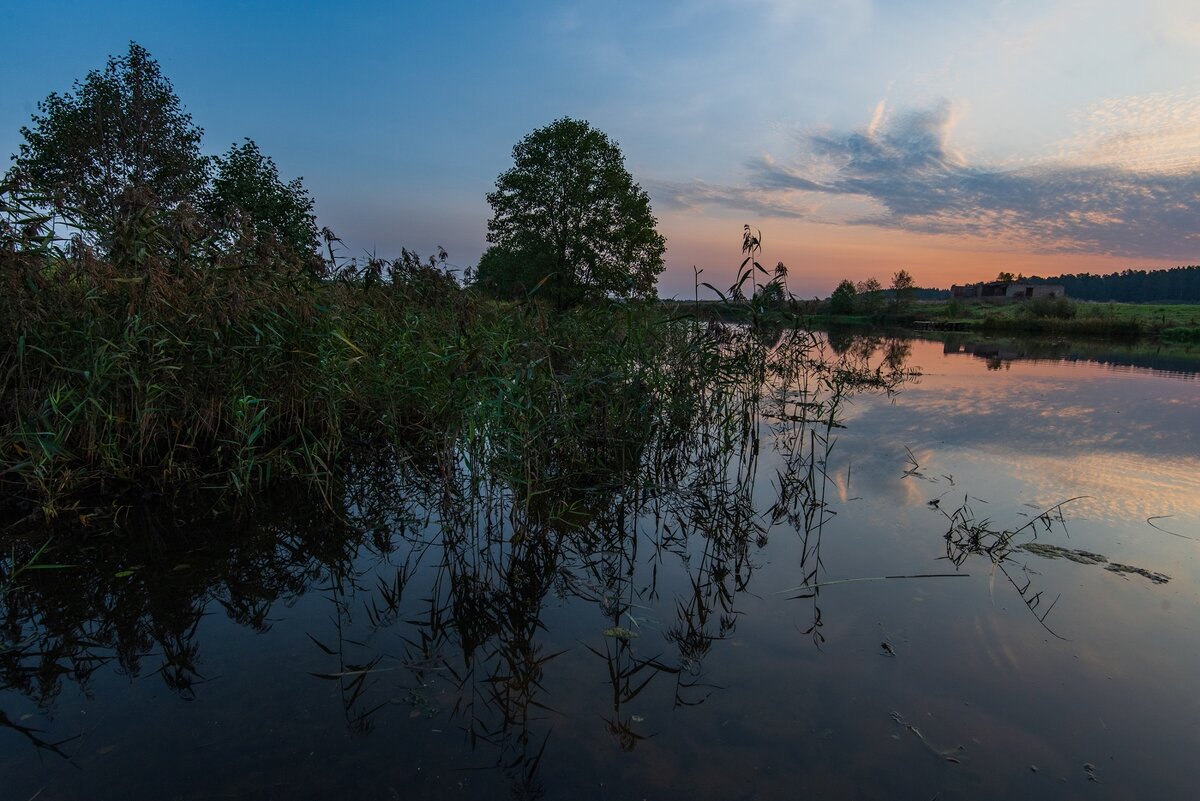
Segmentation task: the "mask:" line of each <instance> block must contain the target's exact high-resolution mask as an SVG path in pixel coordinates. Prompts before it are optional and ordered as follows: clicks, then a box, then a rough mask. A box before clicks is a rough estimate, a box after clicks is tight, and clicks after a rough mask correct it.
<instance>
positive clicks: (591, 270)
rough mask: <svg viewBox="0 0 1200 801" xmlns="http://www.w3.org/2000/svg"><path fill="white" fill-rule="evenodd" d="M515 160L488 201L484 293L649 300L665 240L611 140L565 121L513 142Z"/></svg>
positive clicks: (559, 298) (561, 300)
mask: <svg viewBox="0 0 1200 801" xmlns="http://www.w3.org/2000/svg"><path fill="white" fill-rule="evenodd" d="M513 162H514V163H513V167H512V168H511V169H509V170H507V171H506V172H504V173H502V174H501V175H500V177H499V178H497V179H496V190H495V191H494V192H492V193H490V194H489V195H488V196H487V199H488V203H489V204H491V207H492V214H493V216H492V219H491V220H490V221H489V222H488V241H489V242H491V243H492V247H491V248H489V250H488V252H487V253H486V254H484V258H483V259H482V260H481V261H480V264H479V272H478V279H477V280H478V281H479V283H480V284H481V285H482V286H485V287H489V288H491V289H493V290H494V291H497V292H499V293H501V294H515V293H518V292H528V291H530V290H532V289H534V288H535V287H537V286H539V285H545V286H546V288H547V290H548V291H549V293H550V294H551V295H552V297H554V298H555V299H556V300H557V301H558V302H559V303H560V305H562V304H565V303H569V302H573V301H576V300H579V299H581V298H583V297H587V296H606V295H607V296H617V297H647V298H648V297H653V296H654V294H655V279H656V278H657V277H658V274H659V273H661V272H662V269H663V253H664V251H665V250H666V240H665V239H663V237H662V235H661V234H659V233H658V231H657V230H656V229H655V224H656V220H655V219H654V215H653V213H652V212H651V209H650V198H649V197H648V196H647V195H646V193H645V191H643V190H642V188H641V187H640V186H638V185H637V184H636V183H635V182H634V180H633V177H632V176H631V175H630V174H629V171H628V170H626V169H625V159H624V157H623V156H622V155H621V149H620V148H619V147H618V146H617V144H616V143H615V142H613V141H612V140H611V139H609V138H608V136H607V135H606V134H605V133H603V132H602V131H598V130H596V129H595V128H593V127H592V126H591V125H589V124H588V123H587V122H585V121H583V120H573V119H570V118H568V117H563V118H562V119H559V120H555V121H554V122H552V123H550V124H549V125H547V126H545V127H544V128H538V129H537V130H535V131H534V132H533V133H531V134H529V135H528V136H526V137H525V138H524V139H522V140H521V141H520V142H518V143H517V145H516V146H515V147H514V148H513Z"/></svg>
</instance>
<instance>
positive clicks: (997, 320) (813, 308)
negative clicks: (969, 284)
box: [663, 298, 1200, 343]
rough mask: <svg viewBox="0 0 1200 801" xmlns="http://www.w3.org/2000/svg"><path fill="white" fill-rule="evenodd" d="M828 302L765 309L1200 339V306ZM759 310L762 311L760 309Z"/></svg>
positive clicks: (839, 319)
mask: <svg viewBox="0 0 1200 801" xmlns="http://www.w3.org/2000/svg"><path fill="white" fill-rule="evenodd" d="M663 306H664V307H665V308H666V309H668V310H669V311H671V312H672V313H675V314H688V313H695V314H697V315H698V316H701V317H705V318H710V319H721V320H730V321H732V320H738V319H744V318H745V317H747V316H748V315H749V314H750V313H751V311H750V308H751V307H750V304H749V303H744V304H741V305H739V304H736V303H726V302H723V301H700V302H699V303H694V302H690V301H664V302H663ZM829 307H830V304H829V302H828V301H817V300H810V301H794V302H792V303H790V304H778V305H777V306H775V307H773V308H771V309H769V310H767V313H768V314H770V315H773V316H776V317H780V318H787V317H790V316H800V317H802V318H804V319H805V320H806V321H808V322H809V323H811V324H814V325H842V326H846V325H850V326H854V325H860V326H865V325H872V326H873V325H890V326H898V327H913V326H916V325H918V324H927V323H932V324H933V326H932V327H934V328H937V327H940V326H946V327H954V328H957V329H960V330H967V331H978V332H985V333H1011V334H1053V335H1061V336H1091V337H1154V338H1157V339H1160V340H1162V341H1166V342H1182V343H1188V342H1200V305H1197V304H1185V303H1178V304H1152V303H1114V302H1108V303H1100V302H1094V301H1076V300H1071V299H1061V298H1060V299H1055V300H1050V299H1044V300H1043V299H1039V300H1034V301H1023V302H1010V303H988V302H981V301H962V300H914V301H910V302H907V303H903V304H900V305H899V306H896V305H895V304H892V303H888V304H887V305H886V306H885V307H884V308H882V309H881V310H880V311H879V312H877V313H867V312H861V313H856V314H832V313H830V309H829ZM760 313H761V312H760Z"/></svg>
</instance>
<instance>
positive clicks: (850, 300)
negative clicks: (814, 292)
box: [829, 279, 858, 314]
mask: <svg viewBox="0 0 1200 801" xmlns="http://www.w3.org/2000/svg"><path fill="white" fill-rule="evenodd" d="M857 294H858V293H857V292H856V291H855V289H854V282H853V281H851V280H849V279H843V280H842V282H841V283H840V284H838V285H837V289H835V290H833V294H832V295H830V296H829V311H830V312H831V313H832V314H854V300H855V298H856V296H857Z"/></svg>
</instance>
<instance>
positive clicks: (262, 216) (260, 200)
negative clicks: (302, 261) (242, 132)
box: [202, 139, 318, 256]
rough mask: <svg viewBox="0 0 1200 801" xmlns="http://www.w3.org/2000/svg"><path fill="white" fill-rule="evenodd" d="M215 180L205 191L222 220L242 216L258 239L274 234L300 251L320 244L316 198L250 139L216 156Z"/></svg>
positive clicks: (206, 202)
mask: <svg viewBox="0 0 1200 801" xmlns="http://www.w3.org/2000/svg"><path fill="white" fill-rule="evenodd" d="M213 163H214V165H215V167H216V169H215V171H214V174H213V178H212V183H211V184H210V185H209V187H208V188H207V190H206V191H205V192H204V198H203V201H202V206H203V208H204V211H205V212H206V213H207V214H209V215H210V216H211V217H212V218H214V219H215V220H218V221H225V222H226V223H227V224H234V223H236V222H237V220H235V219H233V218H235V217H238V216H244V218H245V219H244V220H242V222H244V223H247V224H249V225H251V226H252V227H253V229H254V231H255V233H256V234H257V236H259V237H260V238H263V237H271V238H273V239H275V241H276V242H277V243H279V244H281V245H283V246H285V247H287V248H289V249H290V250H291V251H292V252H293V253H294V254H295V255H296V256H310V255H312V254H313V253H315V252H316V250H317V248H318V241H317V220H316V218H315V217H314V216H313V213H312V209H313V199H312V198H311V197H310V196H309V194H308V191H307V190H306V189H305V188H304V184H303V182H302V181H301V179H300V178H295V179H293V180H291V181H289V182H288V183H286V184H285V183H284V182H283V181H282V180H280V178H279V169H278V168H277V167H276V166H275V162H274V161H273V160H272V159H271V157H270V156H264V155H263V154H262V152H261V151H260V150H259V149H258V145H257V144H255V143H254V141H253V140H251V139H246V140H245V142H243V143H242V144H240V145H238V144H235V145H232V146H231V147H230V148H229V150H228V152H226V153H225V155H223V156H217V157H216V158H214V159H213Z"/></svg>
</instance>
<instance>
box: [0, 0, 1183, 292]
mask: <svg viewBox="0 0 1200 801" xmlns="http://www.w3.org/2000/svg"><path fill="white" fill-rule="evenodd" d="M130 40H134V41H137V42H138V43H140V44H141V45H142V46H144V47H145V48H146V49H148V50H149V51H150V53H151V54H152V55H153V56H154V57H155V58H156V60H157V61H158V62H159V64H160V66H161V69H162V71H163V73H164V75H166V77H167V78H168V79H170V80H171V82H172V84H173V85H174V88H175V91H176V93H177V94H178V95H179V97H180V99H181V100H182V102H183V104H184V106H185V107H186V109H187V111H188V112H190V113H191V114H192V117H193V119H194V121H195V123H196V124H197V125H199V126H200V127H202V128H203V129H204V131H205V136H204V149H205V151H206V152H207V153H210V154H220V153H222V152H224V151H225V150H227V149H228V148H229V146H230V145H231V144H233V143H235V142H240V141H241V140H242V139H243V138H244V137H249V138H251V139H253V140H255V142H257V143H258V145H259V146H260V148H261V149H262V150H263V152H264V153H266V154H267V155H270V156H271V157H272V158H273V159H274V160H275V162H276V163H277V164H278V166H279V169H280V172H281V175H282V177H283V178H284V179H285V180H288V179H291V178H294V177H297V176H302V177H303V180H304V185H305V187H306V188H307V189H308V190H309V192H310V193H311V194H312V196H313V197H314V198H315V199H316V211H317V215H318V224H320V225H323V226H328V227H329V228H331V229H332V230H333V231H335V232H336V233H337V234H338V235H339V236H340V237H341V238H342V240H343V241H344V243H345V247H346V253H347V254H348V255H359V256H361V255H364V254H367V253H375V254H377V255H379V256H384V257H390V256H395V255H398V254H399V251H400V248H401V247H406V248H408V249H410V250H416V251H418V252H420V253H423V254H429V253H433V252H434V251H435V250H436V249H437V248H438V247H439V246H441V247H444V248H445V249H446V251H447V252H448V253H449V261H450V263H452V264H454V265H456V266H458V267H460V268H466V267H469V266H471V265H474V264H475V263H476V262H477V261H478V259H479V256H480V255H481V254H482V252H483V251H484V249H485V248H486V247H487V242H486V233H487V220H488V218H489V216H490V209H489V207H488V205H487V202H486V199H485V196H486V194H487V192H488V191H490V190H491V189H492V188H493V187H494V184H495V181H496V178H497V176H498V175H499V174H500V173H501V172H503V171H504V170H506V169H507V168H508V167H509V166H511V164H512V147H513V145H514V144H516V142H517V141H519V140H520V139H521V138H522V137H523V136H525V135H527V134H528V133H530V132H531V131H533V130H535V129H536V128H539V127H541V126H544V125H546V124H548V123H550V122H552V121H553V120H555V119H557V118H559V117H563V116H569V117H574V118H577V119H585V120H588V121H589V122H590V123H591V124H592V125H594V126H595V127H597V128H599V129H600V130H602V131H604V132H606V133H607V134H608V135H609V136H610V137H612V139H613V140H615V141H616V142H617V143H618V144H619V145H620V147H621V149H622V151H623V153H624V155H625V160H626V166H627V168H628V169H629V171H630V172H631V173H632V174H633V177H634V179H635V180H636V181H637V182H638V183H639V184H640V185H641V186H642V187H643V188H644V189H645V190H646V191H647V192H648V193H649V195H650V198H651V203H652V206H653V209H654V213H655V216H656V217H657V218H658V221H659V230H660V232H661V233H662V234H663V235H664V236H665V237H666V238H667V254H666V269H665V271H664V272H663V274H662V276H661V278H660V281H659V294H660V295H662V296H664V297H692V295H693V292H694V287H695V280H696V279H695V272H694V270H702V271H703V272H702V274H701V275H700V279H699V280H701V281H707V282H710V283H712V284H714V285H717V286H728V285H729V284H730V283H732V282H733V280H734V278H735V271H736V268H737V266H738V264H739V263H740V260H741V252H740V248H741V235H742V226H743V225H745V224H749V225H751V226H752V227H754V228H755V229H758V230H760V231H761V233H762V242H763V250H762V255H761V260H762V261H763V262H764V263H765V264H766V265H767V266H768V267H773V266H774V265H775V264H776V263H777V262H779V261H782V262H784V263H785V264H786V265H787V267H788V271H789V286H790V288H791V290H792V291H793V292H794V293H795V294H796V295H798V296H801V297H814V296H820V297H826V296H828V295H829V293H830V292H831V291H832V289H833V287H834V286H836V284H837V283H838V282H839V281H840V280H842V279H850V280H852V281H861V280H865V279H866V278H868V277H876V278H878V279H880V280H881V281H882V282H883V283H884V284H885V285H886V284H888V283H889V282H890V280H891V276H892V275H893V274H894V272H895V271H897V270H900V269H906V270H908V271H909V272H910V273H911V274H912V275H913V277H914V278H915V280H916V283H917V284H918V285H920V286H937V287H948V286H949V285H950V284H951V283H964V282H968V281H978V280H986V279H989V278H992V277H994V276H995V275H996V274H997V273H998V272H1000V271H1011V272H1014V273H1025V274H1026V275H1034V274H1037V275H1044V276H1048V275H1055V274H1060V273H1068V272H1111V271H1114V270H1121V269H1125V268H1141V269H1149V268H1154V267H1169V266H1175V265H1180V264H1197V263H1200V3H1196V2H1194V0H1140V2H1136V3H1135V2H1132V0H1036V1H1034V0H1012V1H1010V2H982V1H980V0H945V1H943V0H895V1H894V2H872V0H811V1H810V0H794V1H789V0H681V1H679V2H676V1H675V0H655V1H654V2H648V1H645V0H644V1H643V2H624V1H623V0H589V1H588V2H571V1H569V0H560V1H559V2H548V1H543V0H530V1H529V2H511V3H503V2H495V0H492V1H491V2H465V1H459V0H439V2H416V1H415V0H410V1H409V2H390V3H389V2H353V1H352V0H347V1H346V2H342V3H337V4H334V3H312V2H299V1H298V0H292V1H291V2H221V1H220V0H205V1H204V2H170V3H164V2H161V0H159V1H157V2H142V3H139V2H116V1H115V0H114V2H78V3H56V2H38V3H15V2H13V3H5V4H3V5H0V52H3V53H5V54H6V57H5V58H4V59H3V61H2V62H0V85H2V86H3V87H4V89H3V92H2V93H0V155H7V154H11V153H14V152H16V150H17V147H18V145H19V143H20V142H21V135H20V128H21V126H22V125H27V124H29V122H30V119H31V116H32V115H33V114H34V113H35V112H36V110H37V103H38V102H39V101H40V100H42V99H44V98H45V97H46V96H47V95H48V94H50V93H51V92H54V91H57V92H65V91H69V90H70V88H71V86H72V83H73V82H74V81H75V80H77V79H81V78H83V77H84V76H85V75H86V74H87V72H88V70H90V69H100V68H102V67H103V66H104V63H105V61H106V59H107V58H108V57H109V56H110V55H117V54H121V53H123V52H125V51H126V50H127V48H128V44H129V41H130Z"/></svg>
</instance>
